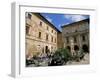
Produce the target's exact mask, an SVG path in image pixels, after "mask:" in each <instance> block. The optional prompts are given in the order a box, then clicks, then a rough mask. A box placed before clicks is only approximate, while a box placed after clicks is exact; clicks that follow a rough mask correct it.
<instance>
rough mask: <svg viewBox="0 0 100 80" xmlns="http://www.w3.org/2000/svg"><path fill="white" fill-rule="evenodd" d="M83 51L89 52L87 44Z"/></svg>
mask: <svg viewBox="0 0 100 80" xmlns="http://www.w3.org/2000/svg"><path fill="white" fill-rule="evenodd" d="M82 50H83V52H89V48H88V46H87V45H86V44H84V45H83V46H82Z"/></svg>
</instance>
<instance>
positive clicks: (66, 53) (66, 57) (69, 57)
mask: <svg viewBox="0 0 100 80" xmlns="http://www.w3.org/2000/svg"><path fill="white" fill-rule="evenodd" d="M55 56H56V57H61V58H63V59H64V60H65V61H69V60H72V55H71V53H70V52H69V51H68V50H67V49H66V48H60V49H58V50H56V52H55Z"/></svg>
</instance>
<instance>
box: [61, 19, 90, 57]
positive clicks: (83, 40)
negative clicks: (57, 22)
mask: <svg viewBox="0 0 100 80" xmlns="http://www.w3.org/2000/svg"><path fill="white" fill-rule="evenodd" d="M62 37H63V43H64V45H63V46H64V47H65V48H67V49H68V50H69V51H70V52H71V53H72V55H75V52H76V51H83V52H88V53H89V19H85V20H82V21H78V22H74V23H72V24H68V25H64V26H62Z"/></svg>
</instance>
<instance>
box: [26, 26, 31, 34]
mask: <svg viewBox="0 0 100 80" xmlns="http://www.w3.org/2000/svg"><path fill="white" fill-rule="evenodd" d="M29 28H30V27H29V26H26V34H29Z"/></svg>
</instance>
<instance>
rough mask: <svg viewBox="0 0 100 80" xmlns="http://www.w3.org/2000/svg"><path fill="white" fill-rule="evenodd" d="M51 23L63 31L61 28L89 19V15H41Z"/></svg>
mask: <svg viewBox="0 0 100 80" xmlns="http://www.w3.org/2000/svg"><path fill="white" fill-rule="evenodd" d="M41 15H42V16H44V17H45V18H46V19H47V20H48V21H49V22H51V23H52V24H53V25H54V26H55V27H56V28H57V29H59V30H60V31H61V26H63V25H67V24H70V23H73V22H77V21H80V20H84V19H87V18H89V15H79V14H55V13H54V14H53V13H41Z"/></svg>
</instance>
